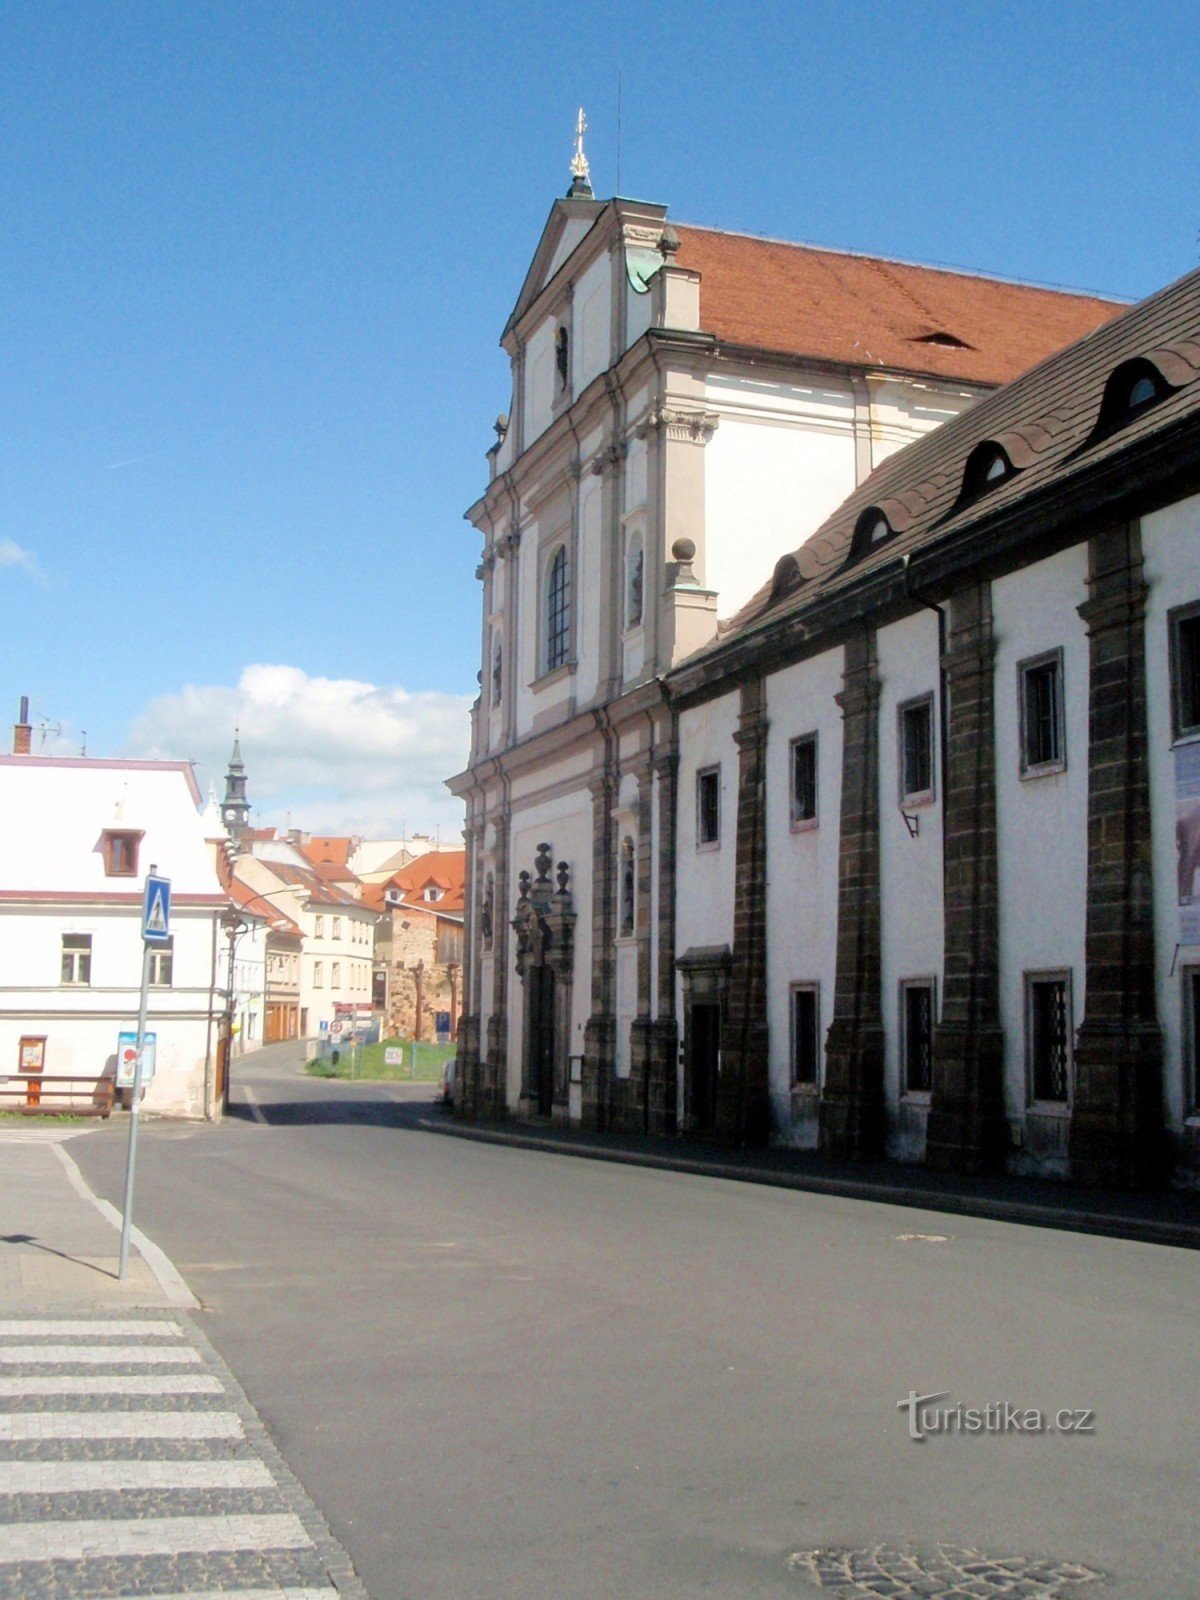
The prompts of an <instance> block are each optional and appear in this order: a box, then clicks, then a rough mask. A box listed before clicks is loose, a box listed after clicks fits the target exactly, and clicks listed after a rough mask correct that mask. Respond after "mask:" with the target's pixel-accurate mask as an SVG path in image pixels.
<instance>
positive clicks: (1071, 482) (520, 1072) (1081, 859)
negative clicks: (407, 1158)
mask: <svg viewBox="0 0 1200 1600" xmlns="http://www.w3.org/2000/svg"><path fill="white" fill-rule="evenodd" d="M502 344H503V347H504V349H505V351H506V352H507V354H508V356H509V358H510V361H511V368H512V401H511V406H510V409H509V412H508V414H507V417H502V418H501V419H500V422H499V424H498V425H497V443H496V444H495V445H494V447H493V448H492V449H491V451H490V452H489V457H488V459H489V468H490V472H489V482H488V486H487V489H486V491H485V493H484V494H483V495H482V496H481V498H480V499H479V500H478V501H477V502H476V504H475V505H474V506H472V508H471V509H470V511H469V513H468V515H469V518H470V520H471V522H472V523H473V524H474V526H475V528H476V529H477V530H478V532H479V534H480V535H481V537H482V541H483V554H482V561H481V563H480V566H479V569H478V577H479V579H480V581H481V584H482V592H483V607H482V613H483V614H482V635H481V658H482V670H481V675H480V684H481V690H480V696H479V699H478V701H477V702H476V705H475V708H474V712H473V720H472V738H471V757H470V762H469V765H468V767H467V769H466V770H465V771H464V772H462V773H461V774H460V775H459V776H458V777H456V778H455V779H453V780H452V781H451V788H452V789H453V791H454V792H455V793H456V794H458V795H460V796H461V797H462V798H463V800H464V801H465V804H466V808H467V847H468V886H467V935H466V954H465V969H464V980H463V981H464V1000H463V1010H464V1017H463V1022H462V1027H461V1030H460V1036H459V1060H458V1079H459V1095H458V1102H459V1104H458V1109H459V1111H460V1113H461V1114H462V1115H465V1116H468V1117H470V1116H497V1115H505V1114H518V1115H522V1116H530V1117H537V1116H543V1117H551V1118H554V1119H561V1120H564V1121H565V1120H570V1121H574V1122H580V1123H582V1124H584V1125H585V1126H589V1127H599V1128H604V1127H612V1128H625V1129H636V1130H640V1131H645V1132H649V1133H651V1134H657V1135H662V1136H669V1135H671V1134H674V1133H675V1132H677V1131H678V1130H701V1131H703V1130H707V1131H711V1132H712V1133H714V1134H715V1135H716V1136H718V1137H720V1138H724V1139H727V1140H730V1141H734V1142H751V1141H761V1140H766V1139H773V1140H776V1141H779V1142H782V1143H787V1144H793V1145H797V1146H814V1147H818V1148H819V1149H821V1150H822V1151H825V1152H827V1153H828V1154H829V1155H830V1156H831V1157H834V1158H840V1159H845V1158H882V1157H884V1156H891V1157H894V1158H898V1159H902V1160H907V1161H924V1162H926V1163H927V1164H928V1165H930V1166H933V1167H937V1168H942V1169H953V1170H966V1171H979V1170H989V1169H997V1168H1003V1167H1008V1168H1009V1169H1010V1170H1016V1171H1027V1172H1036V1173H1042V1174H1047V1175H1072V1176H1075V1177H1077V1178H1080V1179H1084V1180H1087V1181H1102V1182H1108V1183H1114V1184H1127V1183H1142V1182H1156V1181H1161V1180H1163V1179H1164V1178H1166V1177H1167V1176H1168V1175H1171V1176H1173V1177H1174V1179H1175V1180H1176V1181H1180V1182H1185V1183H1186V1182H1196V1181H1197V1179H1198V1178H1200V1087H1198V1081H1197V1049H1198V1047H1197V1026H1198V1022H1197V1018H1198V1010H1200V915H1198V914H1197V912H1196V910H1195V909H1194V908H1193V907H1194V901H1195V895H1196V885H1195V883H1194V881H1193V880H1194V878H1195V871H1196V868H1197V867H1198V866H1200V842H1198V841H1200V743H1197V740H1198V739H1200V498H1197V492H1198V491H1200V383H1197V382H1196V379H1197V377H1200V276H1196V275H1193V276H1192V277H1189V278H1186V279H1184V280H1182V281H1181V282H1180V283H1178V284H1176V285H1173V286H1172V287H1170V288H1168V289H1166V290H1164V291H1163V292H1162V293H1160V294H1158V295H1156V296H1154V297H1152V298H1151V299H1150V300H1148V301H1145V302H1144V303H1142V304H1140V305H1136V306H1132V307H1128V306H1125V305H1122V304H1117V303H1114V302H1111V301H1104V300H1100V299H1096V298H1093V297H1088V296H1082V295H1074V294H1066V293H1060V292H1055V291H1050V290H1046V289H1040V288H1033V287H1029V286H1026V285H1022V284H1014V283H1007V282H1001V281H996V280H993V279H988V278H984V277H976V276H970V275H967V274H962V273H954V272H948V271H941V270H934V269H931V268H926V267H917V266H912V265H908V264H905V263H901V262H896V261H889V260H882V259H874V258H870V257H863V256H857V255H849V254H839V253H837V252H833V251H828V250H817V249H812V248H809V247H806V246H797V245H790V244H783V243H777V242H773V241H768V240H762V239H757V238H748V237H745V236H742V235H736V234H729V233H721V232H717V231H714V230H711V229H704V228H693V227H685V226H678V227H676V226H673V225H672V224H671V222H670V221H669V220H668V217H667V213H666V210H665V208H663V207H661V206H654V205H647V204H642V203H634V202H629V201H625V200H621V199H614V200H610V201H600V200H598V199H596V198H595V197H594V196H593V195H592V193H591V190H590V188H589V187H588V185H587V183H586V181H585V180H577V181H576V183H575V184H573V186H572V190H571V192H570V193H569V194H568V196H567V198H566V199H564V200H560V201H558V202H556V203H555V204H554V206H553V207H552V210H551V213H550V216H549V219H548V221H547V224H546V227H545V229H544V232H543V234H542V237H541V240H540V242H539V244H538V247H537V250H536V252H535V254H534V257H533V261H532V264H531V266H530V268H529V271H528V273H527V274H526V277H525V281H524V284H523V286H522V288H521V291H520V294H519V296H518V299H517V303H516V306H515V308H514V310H513V313H512V315H511V317H510V318H509V320H508V323H507V325H506V327H505V329H504V333H503V337H502Z"/></svg>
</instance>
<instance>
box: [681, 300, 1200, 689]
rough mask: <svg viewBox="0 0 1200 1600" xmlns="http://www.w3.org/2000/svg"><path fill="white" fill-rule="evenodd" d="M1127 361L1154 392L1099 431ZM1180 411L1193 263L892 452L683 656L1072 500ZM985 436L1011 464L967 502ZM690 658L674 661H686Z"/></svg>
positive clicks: (1192, 407) (1191, 367) (1191, 348)
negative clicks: (1157, 390)
mask: <svg viewBox="0 0 1200 1600" xmlns="http://www.w3.org/2000/svg"><path fill="white" fill-rule="evenodd" d="M1131 362H1149V363H1150V364H1151V365H1152V367H1153V368H1154V369H1155V370H1156V371H1157V372H1158V373H1159V374H1160V376H1161V379H1162V380H1163V392H1162V394H1161V397H1160V398H1159V399H1158V400H1157V401H1155V402H1154V403H1153V404H1150V405H1147V406H1145V407H1144V408H1139V409H1138V410H1137V411H1136V412H1134V413H1133V414H1132V415H1130V416H1128V417H1127V418H1125V419H1124V420H1123V425H1121V426H1119V427H1112V428H1105V427H1104V426H1102V425H1101V406H1102V402H1103V400H1104V397H1105V392H1106V389H1107V386H1108V383H1109V380H1110V378H1111V377H1112V375H1113V374H1114V372H1116V370H1117V369H1118V368H1121V369H1122V370H1123V371H1128V370H1129V369H1128V367H1127V363H1131ZM1189 416H1190V417H1192V418H1193V419H1194V420H1195V421H1197V422H1200V271H1196V272H1193V273H1190V274H1189V275H1188V276H1187V277H1185V278H1181V279H1180V280H1179V281H1178V282H1177V283H1173V284H1171V285H1169V286H1168V287H1167V288H1166V289H1163V290H1160V291H1159V293H1157V294H1155V295H1152V296H1150V298H1149V299H1146V300H1143V301H1140V302H1139V303H1138V304H1137V305H1135V306H1131V307H1129V308H1128V309H1127V310H1126V311H1125V312H1124V313H1123V314H1122V315H1121V316H1119V317H1117V318H1115V319H1114V320H1112V321H1110V322H1107V323H1105V324H1104V326H1102V327H1100V328H1098V329H1097V330H1096V331H1095V332H1093V333H1092V334H1090V335H1089V336H1088V337H1086V338H1084V339H1081V340H1079V341H1078V342H1077V343H1076V344H1074V345H1072V346H1070V347H1069V348H1068V349H1066V350H1062V351H1059V352H1058V353H1057V354H1056V355H1054V356H1051V357H1050V358H1049V359H1048V360H1046V361H1044V362H1042V363H1041V365H1040V366H1038V367H1036V368H1035V369H1034V370H1032V371H1030V372H1027V373H1025V374H1023V375H1022V376H1021V377H1020V378H1018V379H1017V380H1016V381H1015V382H1013V383H1011V384H1008V385H1007V386H1006V387H1004V388H1003V389H999V390H997V391H996V393H995V394H990V395H986V396H985V397H984V398H983V399H982V400H980V401H979V402H978V403H977V404H976V405H974V406H972V407H971V408H970V410H969V411H965V412H963V414H962V415H961V416H958V417H954V418H952V419H951V420H950V421H949V422H945V423H943V424H942V426H941V427H939V428H936V429H935V430H934V431H933V432H932V433H930V434H928V435H926V437H925V438H923V439H919V440H917V441H916V442H915V443H914V444H911V445H909V446H908V447H907V448H906V449H904V450H900V451H898V452H897V453H896V454H895V455H894V456H892V457H890V458H889V459H888V460H887V461H885V462H884V463H883V465H882V466H880V467H877V468H876V469H875V471H874V472H873V473H871V475H870V477H868V478H867V479H866V480H865V482H863V483H862V484H861V485H860V486H859V488H858V489H856V490H855V492H854V493H853V494H852V495H851V496H850V497H849V499H847V500H846V501H844V502H843V503H842V505H841V506H839V508H838V509H837V511H835V512H834V513H833V515H832V516H831V517H830V518H828V520H827V521H826V522H825V523H824V524H822V526H821V527H820V528H818V529H817V531H816V533H814V534H813V535H812V537H811V538H809V539H808V540H806V541H805V543H804V544H802V545H801V546H800V547H799V548H798V549H797V550H795V551H793V552H791V553H789V554H786V555H784V556H781V558H780V560H779V561H778V563H777V564H776V568H775V574H774V576H773V577H772V578H770V579H769V580H768V581H767V582H766V583H765V584H764V585H763V586H762V588H761V589H760V590H759V591H758V593H757V594H756V595H755V596H754V597H753V598H752V599H751V600H750V601H749V602H748V603H747V604H746V605H745V606H744V607H743V608H742V610H741V611H740V612H739V613H738V614H737V616H735V617H733V618H732V619H731V620H730V622H729V624H728V627H727V628H726V630H725V631H724V633H723V635H722V638H721V640H719V641H718V642H717V643H715V644H713V645H709V646H707V647H705V649H703V650H701V651H698V652H696V654H695V655H693V656H692V657H690V658H689V661H690V662H698V661H700V660H702V659H706V658H708V657H710V656H712V655H715V654H718V653H719V652H720V651H721V650H722V649H723V648H725V647H726V646H727V645H728V644H729V643H731V642H732V641H736V640H737V639H739V638H742V637H744V636H745V635H747V634H749V633H752V632H755V631H756V630H758V629H761V628H763V627H767V626H773V625H775V624H776V623H778V622H784V621H787V622H788V624H789V625H792V624H793V623H794V622H795V621H802V620H803V617H804V614H805V613H806V612H807V611H809V610H810V609H811V608H812V607H813V606H814V604H819V603H820V602H822V601H823V600H825V599H829V598H832V597H833V596H835V595H836V594H837V593H839V592H841V591H843V590H850V589H852V588H853V587H854V586H855V585H857V584H860V583H861V582H862V581H863V579H864V578H867V577H869V576H870V574H872V573H873V572H875V571H877V570H878V569H881V568H883V567H887V566H890V565H894V564H895V563H897V562H899V561H901V560H902V559H903V558H905V557H910V556H914V555H916V554H917V553H918V552H922V553H924V552H926V551H929V550H932V549H933V548H935V547H937V546H939V545H941V544H942V543H943V542H945V543H949V542H951V541H954V542H955V543H957V544H961V543H962V542H963V540H964V539H966V540H969V539H970V538H971V537H972V534H973V530H974V529H975V528H976V527H977V526H982V525H984V524H986V523H988V522H989V521H994V520H995V519H996V518H997V517H1004V516H1005V515H1006V513H1008V514H1011V513H1012V512H1014V511H1015V510H1016V509H1017V508H1018V507H1020V506H1021V505H1022V504H1023V503H1024V502H1027V501H1031V502H1036V501H1037V500H1039V499H1044V498H1045V497H1046V496H1047V495H1050V494H1053V495H1055V496H1057V497H1058V498H1059V499H1064V498H1065V499H1066V501H1067V503H1069V497H1070V494H1071V483H1072V480H1073V479H1075V478H1077V477H1078V478H1083V477H1085V476H1086V475H1087V474H1089V473H1093V472H1095V471H1096V469H1098V468H1101V467H1103V466H1104V464H1105V462H1106V461H1109V460H1110V459H1111V458H1113V457H1118V456H1121V455H1122V454H1123V453H1125V452H1127V451H1130V450H1131V449H1135V448H1136V447H1137V446H1138V445H1139V444H1142V443H1144V442H1146V441H1148V440H1149V439H1150V438H1151V437H1152V436H1153V435H1155V434H1157V433H1159V432H1163V431H1165V430H1170V429H1172V428H1173V427H1174V428H1178V427H1179V426H1180V424H1181V423H1185V422H1186V421H1187V419H1188V418H1189ZM985 445H987V446H999V447H1000V448H1001V449H1002V450H1003V451H1004V452H1005V454H1006V455H1007V457H1008V459H1009V461H1010V462H1011V464H1012V467H1013V468H1014V469H1015V470H1013V471H1012V472H1011V474H1010V475H1009V476H1008V477H1007V478H1005V479H1003V480H1002V481H1000V482H998V483H997V484H996V485H995V486H994V487H992V488H989V489H988V490H987V492H986V493H984V494H981V495H977V496H975V497H971V496H969V495H965V494H964V492H963V489H964V473H965V469H966V465H967V461H968V459H969V458H970V457H971V456H972V455H973V453H974V452H975V451H976V450H977V449H978V448H979V447H981V446H985ZM1191 448H1192V449H1193V451H1194V450H1195V447H1194V446H1192V447H1191ZM1184 465H1185V461H1184V458H1183V456H1182V455H1181V456H1180V457H1179V466H1180V467H1181V468H1182V467H1183V466H1184ZM868 511H870V512H871V516H870V517H867V516H866V515H865V514H866V513H867V512H868ZM877 512H878V513H882V515H883V516H885V517H886V518H887V521H888V524H889V526H890V528H891V530H892V532H891V535H890V537H887V538H885V539H884V540H883V541H882V542H881V543H880V544H879V545H878V546H877V547H872V548H869V549H867V550H866V551H864V553H863V554H862V555H861V557H859V558H857V559H854V560H851V559H850V558H851V554H852V550H853V546H854V541H855V531H856V529H857V528H858V527H859V524H860V519H861V521H862V522H863V523H869V522H871V521H872V520H873V519H874V517H875V515H876V513H877ZM687 667H688V663H687V662H685V663H683V664H682V670H685V671H686V669H687Z"/></svg>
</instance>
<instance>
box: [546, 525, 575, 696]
mask: <svg viewBox="0 0 1200 1600" xmlns="http://www.w3.org/2000/svg"><path fill="white" fill-rule="evenodd" d="M570 652H571V569H570V563H569V562H568V560H567V549H566V546H565V545H561V544H560V545H559V547H558V549H557V550H556V551H555V552H554V556H553V559H552V560H551V562H550V570H549V573H548V575H547V579H546V671H547V672H553V671H554V670H555V668H556V667H562V666H565V665H566V663H567V661H568V659H569V657H570Z"/></svg>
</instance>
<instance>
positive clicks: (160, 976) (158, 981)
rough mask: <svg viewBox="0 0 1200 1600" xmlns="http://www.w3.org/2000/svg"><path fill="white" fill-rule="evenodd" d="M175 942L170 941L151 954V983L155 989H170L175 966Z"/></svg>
mask: <svg viewBox="0 0 1200 1600" xmlns="http://www.w3.org/2000/svg"><path fill="white" fill-rule="evenodd" d="M174 946H175V941H174V939H168V940H167V942H166V944H164V945H159V946H158V948H157V949H155V950H151V952H150V983H151V986H152V987H153V988H155V989H169V988H170V987H171V974H172V972H173V970H174V965H175V949H174Z"/></svg>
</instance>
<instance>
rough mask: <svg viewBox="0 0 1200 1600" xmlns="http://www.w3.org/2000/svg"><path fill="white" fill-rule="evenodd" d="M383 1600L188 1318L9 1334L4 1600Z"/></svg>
mask: <svg viewBox="0 0 1200 1600" xmlns="http://www.w3.org/2000/svg"><path fill="white" fill-rule="evenodd" d="M134 1596H137V1597H139V1600H142V1597H145V1600H150V1597H154V1600H279V1597H284V1600H367V1597H366V1592H365V1590H364V1589H363V1587H362V1585H361V1584H360V1582H359V1580H358V1578H357V1577H356V1575H355V1574H354V1571H353V1569H352V1568H351V1566H350V1562H349V1558H348V1557H347V1556H346V1555H345V1553H344V1552H343V1551H342V1549H341V1547H340V1546H339V1545H338V1544H337V1543H336V1542H335V1541H334V1539H333V1537H332V1535H331V1534H330V1532H329V1530H328V1528H327V1527H326V1525H325V1523H324V1521H323V1520H322V1518H321V1516H320V1514H319V1512H317V1510H316V1509H315V1507H314V1506H313V1505H312V1503H311V1501H310V1500H309V1499H308V1497H307V1496H306V1495H305V1493H304V1491H303V1490H302V1489H301V1487H300V1485H299V1484H298V1483H297V1481H296V1479H295V1478H294V1477H293V1476H292V1474H291V1473H290V1472H289V1471H288V1469H287V1467H286V1466H285V1464H284V1462H283V1460H282V1458H281V1457H280V1455H279V1453H278V1451H277V1450H276V1449H275V1447H274V1446H273V1445H272V1443H271V1441H270V1439H269V1438H268V1436H267V1434H266V1431H265V1429H264V1428H263V1426H262V1424H261V1422H260V1421H259V1419H258V1417H257V1415H256V1414H255V1412H254V1411H253V1409H252V1408H251V1406H250V1404H249V1402H248V1401H247V1400H246V1397H245V1396H244V1394H243V1393H242V1391H241V1389H240V1387H239V1386H238V1384H237V1381H236V1380H235V1379H234V1377H233V1375H232V1373H231V1372H230V1371H229V1369H228V1368H227V1367H226V1366H225V1365H224V1363H223V1362H222V1361H221V1359H220V1357H219V1356H217V1354H216V1353H215V1351H213V1349H212V1348H211V1346H210V1345H209V1344H208V1342H207V1341H206V1340H205V1339H204V1337H203V1335H202V1334H201V1333H200V1332H199V1329H198V1328H197V1327H196V1325H195V1323H194V1322H193V1321H192V1320H191V1319H190V1318H188V1317H186V1316H184V1315H183V1314H181V1313H176V1312H159V1311H151V1312H137V1313H130V1314H124V1315H110V1316H96V1315H92V1316H83V1315H80V1316H57V1315H56V1316H53V1317H41V1318H38V1317H33V1316H24V1317H19V1318H13V1319H9V1320H0V1600H132V1597H134Z"/></svg>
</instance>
